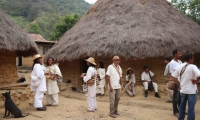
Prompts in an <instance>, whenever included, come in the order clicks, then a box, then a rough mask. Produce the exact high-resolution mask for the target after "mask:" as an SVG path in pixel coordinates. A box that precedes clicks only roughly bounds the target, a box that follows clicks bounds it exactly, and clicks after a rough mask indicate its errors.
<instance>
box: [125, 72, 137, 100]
mask: <svg viewBox="0 0 200 120" xmlns="http://www.w3.org/2000/svg"><path fill="white" fill-rule="evenodd" d="M126 73H127V74H126V81H127V82H128V84H126V86H125V89H126V92H127V93H128V95H129V96H131V97H133V96H135V84H136V80H135V74H133V69H132V68H128V69H127V71H126Z"/></svg>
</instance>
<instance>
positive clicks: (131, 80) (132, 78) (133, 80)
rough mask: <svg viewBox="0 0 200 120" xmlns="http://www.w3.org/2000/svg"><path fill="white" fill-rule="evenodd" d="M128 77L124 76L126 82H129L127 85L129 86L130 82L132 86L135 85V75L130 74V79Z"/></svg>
mask: <svg viewBox="0 0 200 120" xmlns="http://www.w3.org/2000/svg"><path fill="white" fill-rule="evenodd" d="M128 77H129V75H126V81H128V82H129V83H128V84H130V83H131V82H132V83H133V84H135V83H136V80H135V74H132V75H131V79H129V78H128Z"/></svg>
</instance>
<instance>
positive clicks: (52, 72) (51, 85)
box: [46, 57, 62, 106]
mask: <svg viewBox="0 0 200 120" xmlns="http://www.w3.org/2000/svg"><path fill="white" fill-rule="evenodd" d="M46 65H47V66H46V78H47V92H46V95H47V96H46V100H47V106H57V105H58V103H59V99H58V93H59V92H60V91H59V88H58V84H57V81H56V80H57V79H58V78H59V77H62V74H61V72H60V69H59V67H58V66H57V65H56V64H54V59H53V58H51V57H49V58H48V59H47V62H46Z"/></svg>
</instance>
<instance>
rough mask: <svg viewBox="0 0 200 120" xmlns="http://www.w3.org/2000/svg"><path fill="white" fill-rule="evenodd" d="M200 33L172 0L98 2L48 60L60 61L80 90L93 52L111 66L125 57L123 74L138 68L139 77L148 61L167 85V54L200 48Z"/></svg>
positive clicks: (104, 0) (94, 55)
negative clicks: (165, 80) (170, 1)
mask: <svg viewBox="0 0 200 120" xmlns="http://www.w3.org/2000/svg"><path fill="white" fill-rule="evenodd" d="M199 33H200V26H199V25H198V24H197V23H195V22H194V21H193V20H191V19H190V18H188V17H187V16H185V15H184V14H182V13H181V12H180V11H178V10H177V9H176V8H174V6H173V5H171V4H170V3H169V2H167V1H166V0H98V1H97V2H96V3H95V4H94V5H93V6H92V7H91V8H90V10H89V11H88V12H87V14H86V15H85V16H83V17H82V18H81V20H80V21H79V22H78V23H77V24H76V25H75V26H74V27H73V28H72V29H70V30H69V31H67V32H66V33H65V34H64V35H63V36H62V38H61V39H60V40H59V42H58V43H56V44H55V45H54V46H53V47H52V48H51V49H50V50H49V51H47V53H46V54H45V59H46V58H48V57H53V58H54V59H55V60H56V61H60V64H59V65H60V68H61V71H62V73H63V76H64V80H66V79H71V80H72V81H73V82H74V83H73V84H75V85H77V86H78V87H79V88H80V89H81V85H82V80H81V79H80V78H79V76H80V74H81V72H86V70H87V66H86V64H85V62H84V58H85V57H88V56H93V57H95V60H96V61H97V62H98V61H103V62H104V63H105V67H107V66H108V65H109V64H110V63H111V59H112V56H113V55H119V56H120V57H121V58H122V59H121V62H120V64H121V67H122V69H123V73H124V74H125V71H126V69H127V68H129V67H132V68H133V69H134V73H135V75H136V80H137V81H141V80H140V79H141V76H140V75H141V73H142V67H143V65H148V66H150V68H151V70H152V71H153V72H154V73H155V75H156V76H155V77H156V80H157V81H158V82H160V83H162V84H163V83H164V77H163V71H164V67H165V65H164V64H163V57H165V56H171V52H172V50H173V49H179V50H181V51H182V53H196V52H199V51H200V47H199V43H200V34H199ZM143 58H148V59H143ZM195 59H196V57H195ZM196 60H197V59H196ZM199 60H200V59H199ZM123 76H124V75H123ZM77 81H78V82H77Z"/></svg>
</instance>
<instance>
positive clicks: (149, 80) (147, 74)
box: [141, 66, 160, 98]
mask: <svg viewBox="0 0 200 120" xmlns="http://www.w3.org/2000/svg"><path fill="white" fill-rule="evenodd" d="M143 69H144V72H143V73H142V75H141V80H142V83H143V85H144V89H145V97H148V86H149V85H150V84H153V88H154V90H155V97H157V98H160V95H159V94H158V84H157V83H155V82H153V77H154V73H153V72H151V71H150V70H149V67H148V66H144V67H143Z"/></svg>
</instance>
